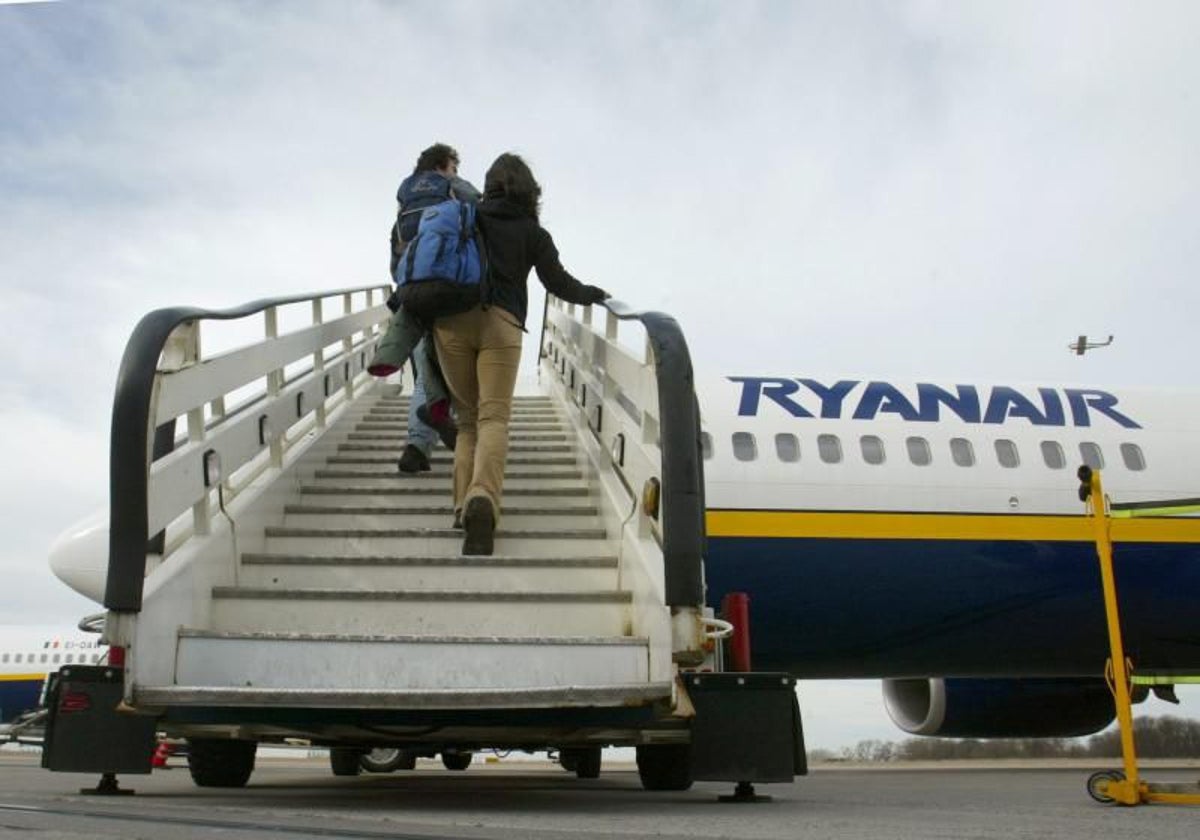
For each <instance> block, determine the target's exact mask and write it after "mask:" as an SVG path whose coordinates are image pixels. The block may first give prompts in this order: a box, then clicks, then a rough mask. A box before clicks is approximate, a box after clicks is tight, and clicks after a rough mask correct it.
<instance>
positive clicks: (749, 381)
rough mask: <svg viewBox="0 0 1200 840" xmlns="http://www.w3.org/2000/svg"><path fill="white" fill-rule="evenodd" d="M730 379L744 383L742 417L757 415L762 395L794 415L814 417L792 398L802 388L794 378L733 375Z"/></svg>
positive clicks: (741, 405) (739, 408)
mask: <svg viewBox="0 0 1200 840" xmlns="http://www.w3.org/2000/svg"><path fill="white" fill-rule="evenodd" d="M729 381H730V382H741V383H742V400H741V403H739V405H738V416H740V417H757V416H758V404H759V400H760V398H761V397H766V398H767V399H769V400H771V401H773V402H775V403H776V404H777V405H779V406H780V407H781V408H783V409H784V411H786V412H787V413H788V414H790V415H792V416H793V417H812V414H810V413H809V412H808V410H807V409H805V408H804V407H803V406H801V405H800V404H799V403H797V402H795V401H794V400H792V399H790V396H791V395H792V394H794V393H796V392H797V391H799V390H800V383H799V382H796V381H795V380H793V379H771V378H759V377H755V376H731V377H729Z"/></svg>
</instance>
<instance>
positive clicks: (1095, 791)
mask: <svg viewBox="0 0 1200 840" xmlns="http://www.w3.org/2000/svg"><path fill="white" fill-rule="evenodd" d="M1123 781H1125V774H1124V773H1122V772H1121V771H1120V770H1101V771H1100V772H1098V773H1093V774H1092V775H1090V776H1088V780H1087V792H1088V796H1090V797H1092V799H1095V800H1096V801H1097V802H1099V803H1101V804H1103V805H1111V804H1113V803H1114V802H1116V801H1117V800H1115V799H1113V798H1112V797H1111V796H1109V795H1108V794H1106V793H1101V792H1100V782H1123Z"/></svg>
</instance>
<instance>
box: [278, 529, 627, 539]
mask: <svg viewBox="0 0 1200 840" xmlns="http://www.w3.org/2000/svg"><path fill="white" fill-rule="evenodd" d="M266 535H267V536H268V537H439V538H448V537H454V538H457V539H462V537H463V532H462V531H460V530H458V529H456V528H301V527H296V526H293V525H270V526H268V527H267V529H266ZM607 536H608V534H607V533H606V532H605V530H604V529H603V528H547V529H544V530H533V529H510V528H499V529H497V530H496V539H500V538H508V539H564V540H571V539H591V540H597V539H605V538H606V537H607Z"/></svg>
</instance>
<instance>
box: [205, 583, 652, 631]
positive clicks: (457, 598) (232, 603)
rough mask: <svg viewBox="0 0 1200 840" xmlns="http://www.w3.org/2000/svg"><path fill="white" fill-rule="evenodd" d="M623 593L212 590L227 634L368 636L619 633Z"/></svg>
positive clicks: (624, 621)
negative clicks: (301, 632)
mask: <svg viewBox="0 0 1200 840" xmlns="http://www.w3.org/2000/svg"><path fill="white" fill-rule="evenodd" d="M631 600H632V596H631V595H630V593H628V592H614V591H570V592H566V591H564V592H553V593H551V592H487V591H482V590H413V589H405V590H374V591H366V590H354V589H270V588H264V587H254V588H251V587H215V588H214V589H213V606H212V609H213V613H212V614H213V626H214V627H215V628H217V629H220V630H223V631H226V632H246V631H250V632H263V631H266V632H289V631H292V630H294V629H295V628H297V627H303V628H304V629H305V631H306V632H309V633H350V634H367V635H404V634H415V635H460V636H518V635H523V636H625V635H628V608H629V604H630V602H631Z"/></svg>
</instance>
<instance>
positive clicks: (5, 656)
mask: <svg viewBox="0 0 1200 840" xmlns="http://www.w3.org/2000/svg"><path fill="white" fill-rule="evenodd" d="M0 662H3V663H4V664H6V665H7V664H8V654H7V653H6V654H4V656H0Z"/></svg>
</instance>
